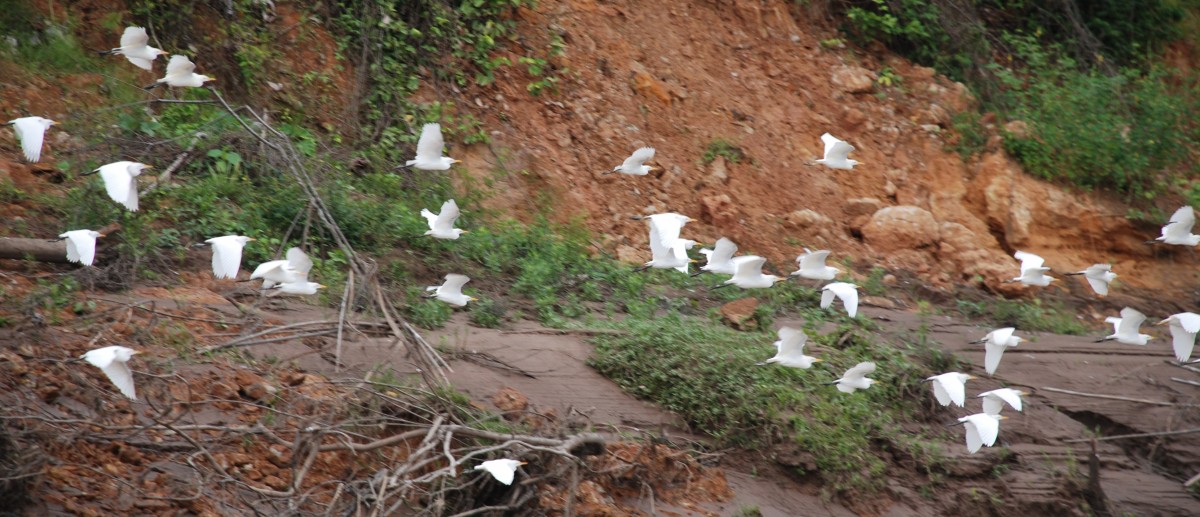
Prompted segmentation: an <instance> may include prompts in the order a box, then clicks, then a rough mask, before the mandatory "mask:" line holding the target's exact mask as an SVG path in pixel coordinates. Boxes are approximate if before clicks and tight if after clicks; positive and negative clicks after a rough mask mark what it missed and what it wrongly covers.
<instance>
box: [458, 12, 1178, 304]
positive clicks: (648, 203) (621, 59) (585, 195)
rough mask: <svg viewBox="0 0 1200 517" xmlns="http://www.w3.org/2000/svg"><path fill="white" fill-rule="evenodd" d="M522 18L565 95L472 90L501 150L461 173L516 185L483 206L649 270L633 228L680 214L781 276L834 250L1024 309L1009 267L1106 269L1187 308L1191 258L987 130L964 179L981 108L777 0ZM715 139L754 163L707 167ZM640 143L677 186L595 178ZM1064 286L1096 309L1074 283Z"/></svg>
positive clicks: (528, 38) (924, 71)
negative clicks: (835, 164) (974, 118)
mask: <svg viewBox="0 0 1200 517" xmlns="http://www.w3.org/2000/svg"><path fill="white" fill-rule="evenodd" d="M520 17H521V18H522V19H523V21H525V22H527V23H524V24H522V27H523V28H522V29H521V31H522V34H523V39H522V40H521V42H520V44H521V45H523V46H525V47H526V48H527V50H530V51H533V52H537V51H539V49H540V48H544V46H545V41H547V39H548V36H547V34H554V35H557V37H560V38H562V41H563V42H564V43H565V48H566V50H565V53H564V54H563V55H562V56H560V57H555V58H551V63H552V64H554V65H555V66H557V67H559V68H560V69H564V70H566V71H565V72H562V74H561V75H562V78H563V79H562V81H561V83H560V85H559V93H558V94H557V95H542V96H531V95H530V94H529V93H527V91H526V88H525V87H526V84H528V83H529V82H530V81H533V80H536V79H537V78H535V77H530V76H527V75H526V74H525V73H523V72H522V71H521V70H520V69H517V68H513V69H508V70H506V71H504V72H502V75H503V76H504V77H502V78H501V79H500V80H498V81H497V83H496V84H497V85H498V86H496V87H493V88H488V89H484V90H477V91H472V92H467V99H466V100H467V102H464V103H462V104H463V105H466V106H473V107H472V108H470V109H473V110H477V111H478V113H480V114H482V115H483V117H485V119H486V123H485V124H486V125H487V126H488V127H489V128H492V129H493V131H492V137H493V142H492V143H491V144H489V145H487V146H484V145H476V146H474V147H472V148H470V149H468V150H466V152H465V153H463V154H465V155H466V158H467V159H466V165H467V167H466V170H467V171H469V173H470V174H472V175H476V176H484V175H491V174H493V173H494V171H496V170H500V169H503V170H505V171H508V172H510V174H507V175H503V174H502V175H501V178H502V179H501V180H500V181H499V183H498V184H497V188H496V192H497V195H496V196H494V197H493V198H492V199H491V201H490V202H491V203H492V204H493V206H494V207H499V208H505V209H512V210H511V212H512V213H517V214H520V213H529V214H532V213H537V211H536V210H535V206H534V205H535V203H536V202H537V200H538V199H539V198H538V197H537V196H536V195H534V192H536V191H538V190H543V189H544V190H548V191H549V192H550V193H551V194H552V195H551V196H550V199H553V200H554V202H555V206H554V208H555V210H554V211H553V213H554V214H555V215H556V216H557V217H559V218H560V219H562V220H567V219H570V218H572V217H579V218H581V220H582V221H584V224H586V225H587V226H588V227H589V228H591V229H592V230H594V231H596V232H598V233H599V234H602V235H603V236H604V246H606V247H607V248H608V249H609V251H610V252H612V253H615V254H616V255H617V256H619V257H621V258H622V259H624V260H629V261H641V260H644V259H645V255H646V254H648V252H647V251H645V250H647V249H648V247H647V244H646V240H647V232H646V230H645V224H644V223H642V222H638V221H634V220H631V219H630V217H631V216H635V215H643V214H649V213H655V212H661V211H668V210H670V211H678V212H681V213H684V214H687V215H689V216H692V217H693V218H696V219H698V222H697V223H693V224H691V225H689V226H688V227H687V229H686V230H687V231H686V232H685V234H686V236H688V237H689V238H694V239H697V240H700V241H702V242H708V243H711V242H713V241H715V240H716V239H717V238H718V237H721V236H726V237H729V238H731V239H733V240H734V241H735V242H737V243H738V245H739V246H740V247H741V250H742V251H743V252H752V253H757V254H761V255H764V256H767V257H768V258H769V259H770V260H771V261H772V262H773V263H774V264H775V265H776V266H777V268H778V269H779V270H790V269H789V268H790V267H791V264H790V261H791V259H792V258H793V257H794V256H795V255H796V254H798V252H800V251H801V248H802V247H803V246H808V247H812V248H829V249H832V250H834V252H835V257H851V258H854V259H857V260H858V261H859V262H860V263H863V262H865V263H869V264H878V265H880V266H882V267H886V268H892V269H903V270H907V271H911V272H913V273H916V274H917V275H918V276H919V277H920V278H921V279H922V280H924V281H926V282H928V283H931V284H933V285H935V286H937V287H940V288H950V287H953V286H955V285H962V284H981V285H982V286H984V287H986V288H988V289H991V290H994V291H999V292H1003V293H1005V294H1009V295H1018V294H1020V293H1022V292H1023V291H1024V290H1025V288H1023V287H1020V286H1019V285H1013V284H1003V283H1002V282H1003V280H1005V279H1007V278H1011V277H1013V276H1016V274H1017V262H1016V260H1015V259H1013V258H1012V253H1013V251H1015V250H1026V251H1030V252H1034V253H1037V254H1040V255H1042V256H1044V257H1045V258H1046V260H1047V264H1048V265H1050V266H1051V267H1053V268H1054V269H1055V270H1057V271H1077V270H1080V269H1082V268H1084V267H1087V266H1089V265H1091V264H1092V263H1097V262H1108V263H1112V264H1113V265H1114V269H1115V270H1116V271H1117V272H1118V273H1125V274H1123V275H1122V276H1121V278H1120V281H1121V282H1123V283H1124V284H1125V285H1126V287H1128V288H1130V291H1127V292H1134V291H1135V290H1140V289H1168V290H1170V291H1172V292H1173V293H1176V294H1181V293H1183V291H1182V287H1181V285H1180V282H1179V279H1188V280H1191V279H1194V278H1195V274H1194V273H1193V272H1192V270H1194V269H1195V267H1194V266H1195V262H1196V259H1195V258H1193V257H1192V256H1190V255H1188V254H1187V253H1186V251H1184V250H1169V249H1164V248H1154V247H1151V246H1147V245H1145V244H1144V241H1145V240H1147V239H1152V238H1153V237H1155V236H1157V231H1158V230H1157V228H1156V227H1153V226H1147V225H1134V224H1133V223H1131V222H1130V221H1128V220H1127V219H1126V218H1125V213H1126V208H1125V207H1124V206H1122V205H1121V204H1120V203H1119V202H1118V201H1116V200H1114V199H1110V198H1108V197H1106V196H1105V195H1103V194H1095V193H1088V192H1080V191H1073V190H1068V189H1066V188H1064V187H1061V186H1058V185H1054V184H1050V183H1047V182H1044V181H1041V180H1038V179H1035V178H1033V177H1031V176H1028V175H1026V174H1024V173H1023V172H1022V171H1021V168H1020V166H1019V165H1018V164H1017V163H1015V162H1014V161H1013V160H1012V159H1011V158H1009V157H1008V156H1006V155H1005V154H1004V152H1003V151H1002V150H1001V140H1000V138H1001V137H999V136H996V135H997V134H998V133H999V131H998V130H996V129H995V128H993V136H992V138H991V139H990V140H989V141H988V144H987V146H986V150H985V151H983V152H982V153H981V154H977V155H976V156H975V157H973V158H972V159H971V160H970V161H969V162H966V163H964V161H963V160H962V159H961V158H960V156H959V155H958V154H957V153H955V152H952V151H950V150H948V149H947V141H948V139H950V138H953V137H952V136H951V135H950V134H949V133H948V131H947V129H948V128H949V127H950V126H951V125H952V120H953V117H954V115H955V114H956V113H959V112H961V111H963V110H969V109H977V106H976V102H975V101H974V99H973V98H972V96H971V94H970V93H969V91H968V90H967V89H966V88H965V87H964V86H963V85H961V84H957V83H954V82H951V81H949V80H947V79H946V78H945V77H942V76H939V75H937V74H936V73H935V72H934V71H933V70H931V69H929V68H925V67H921V66H916V65H913V64H911V63H909V62H907V61H905V60H903V59H901V58H898V57H895V56H892V55H889V54H887V53H886V52H884V51H876V50H862V49H853V48H846V47H844V46H843V45H840V44H837V43H836V42H830V41H829V40H830V39H831V38H834V37H835V36H836V34H835V33H834V31H833V30H831V29H830V28H829V27H828V24H827V23H826V22H825V18H824V16H823V13H821V12H819V11H816V10H810V9H805V8H801V7H796V6H795V5H793V3H791V2H784V1H782V0H762V1H758V0H753V1H752V0H739V1H734V2H717V1H707V2H679V3H674V4H671V5H668V6H663V5H662V4H661V3H659V2H651V1H637V0H633V1H624V2H614V3H609V2H596V1H591V0H572V1H544V2H539V6H538V7H537V9H536V10H535V11H522V12H521V13H520ZM509 57H510V59H511V60H512V61H514V62H516V57H517V54H515V53H514V54H513V55H511V56H509ZM888 84H890V86H889V85H888ZM1013 129H1019V128H1013ZM825 132H830V133H832V134H834V135H835V136H837V137H839V138H842V139H844V140H847V141H848V142H850V143H851V144H852V145H854V146H855V147H856V148H857V150H856V151H855V152H854V153H853V154H852V158H856V159H857V160H859V161H861V162H862V164H861V165H859V166H858V167H857V168H855V169H854V170H853V171H842V170H831V169H827V168H825V167H822V166H819V165H816V164H814V163H813V159H814V158H815V157H818V156H820V154H821V152H822V147H821V141H820V135H821V134H822V133H825ZM718 141H725V142H728V143H730V144H732V145H733V146H735V147H737V148H739V149H740V150H741V152H742V153H743V154H744V156H743V158H742V159H741V160H738V161H737V163H734V162H733V161H731V160H727V159H725V158H724V157H719V158H717V159H716V160H714V161H712V162H711V163H704V161H703V160H702V157H703V156H704V154H705V152H706V150H707V149H708V147H709V146H710V144H712V143H714V142H718ZM640 146H653V147H655V148H656V149H657V151H658V152H657V157H656V158H657V160H656V161H657V163H658V164H659V165H661V166H662V167H663V168H664V169H665V171H663V172H661V173H658V174H652V175H650V176H646V177H628V176H620V175H602V173H603V172H605V171H608V170H610V169H611V168H612V167H613V166H615V165H617V164H619V163H620V162H621V161H622V160H623V159H624V158H625V157H626V156H628V154H629V153H630V152H632V151H633V150H634V149H636V148H638V147H640ZM518 172H519V173H518ZM1164 204H1170V202H1164ZM1163 208H1164V210H1173V209H1174V206H1170V207H1168V206H1164V207H1163ZM1135 270H1136V272H1135ZM1058 285H1061V286H1063V287H1064V288H1066V289H1067V290H1068V291H1070V292H1072V293H1076V294H1080V295H1083V294H1086V285H1085V284H1083V283H1082V281H1075V280H1071V279H1067V280H1064V281H1060V282H1058Z"/></svg>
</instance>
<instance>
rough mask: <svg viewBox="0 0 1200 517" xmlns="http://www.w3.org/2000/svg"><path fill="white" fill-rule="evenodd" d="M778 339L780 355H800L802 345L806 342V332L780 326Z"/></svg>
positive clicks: (802, 351) (802, 352)
mask: <svg viewBox="0 0 1200 517" xmlns="http://www.w3.org/2000/svg"><path fill="white" fill-rule="evenodd" d="M779 341H780V344H779V354H780V355H802V354H804V345H805V344H807V343H808V334H805V333H804V331H803V330H800V329H794V328H792V327H780V329H779Z"/></svg>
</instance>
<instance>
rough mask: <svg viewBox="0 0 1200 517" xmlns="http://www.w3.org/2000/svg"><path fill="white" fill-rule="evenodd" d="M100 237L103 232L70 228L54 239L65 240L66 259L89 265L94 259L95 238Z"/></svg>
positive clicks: (102, 235)
mask: <svg viewBox="0 0 1200 517" xmlns="http://www.w3.org/2000/svg"><path fill="white" fill-rule="evenodd" d="M100 237H104V234H103V233H100V232H95V231H92V230H71V231H69V232H66V233H63V234H61V235H59V236H58V239H56V240H63V239H66V240H67V260H68V261H71V262H75V263H77V264H83V265H85V266H90V265H92V262H93V261H95V259H96V239H98V238H100Z"/></svg>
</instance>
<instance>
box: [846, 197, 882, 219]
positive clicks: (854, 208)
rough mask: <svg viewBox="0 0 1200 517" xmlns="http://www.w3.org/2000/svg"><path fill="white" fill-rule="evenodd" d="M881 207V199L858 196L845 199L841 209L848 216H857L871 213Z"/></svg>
mask: <svg viewBox="0 0 1200 517" xmlns="http://www.w3.org/2000/svg"><path fill="white" fill-rule="evenodd" d="M881 208H883V201H880V200H878V199H875V198H873V197H859V198H854V199H850V200H847V201H846V204H845V205H843V206H842V210H844V211H845V212H846V215H848V216H850V217H858V216H860V215H872V214H874V213H875V212H878V211H879V210H880V209H881Z"/></svg>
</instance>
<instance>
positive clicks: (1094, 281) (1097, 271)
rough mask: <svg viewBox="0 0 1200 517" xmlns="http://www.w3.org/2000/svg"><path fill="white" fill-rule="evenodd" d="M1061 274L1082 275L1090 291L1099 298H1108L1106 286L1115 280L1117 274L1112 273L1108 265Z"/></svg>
mask: <svg viewBox="0 0 1200 517" xmlns="http://www.w3.org/2000/svg"><path fill="white" fill-rule="evenodd" d="M1063 274H1064V275H1068V276H1079V275H1083V278H1085V279H1087V282H1088V285H1090V286H1092V290H1093V291H1096V294H1098V295H1100V296H1108V284H1110V283H1112V281H1113V280H1116V279H1117V274H1116V273H1113V272H1112V266H1111V265H1109V264H1094V265H1092V266H1091V267H1089V268H1087V269H1085V270H1083V271H1079V272H1075V273H1063Z"/></svg>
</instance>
